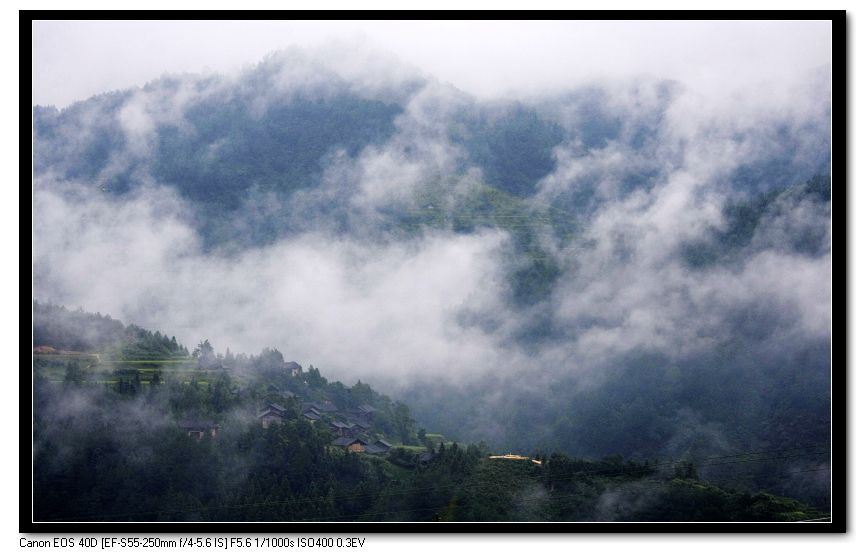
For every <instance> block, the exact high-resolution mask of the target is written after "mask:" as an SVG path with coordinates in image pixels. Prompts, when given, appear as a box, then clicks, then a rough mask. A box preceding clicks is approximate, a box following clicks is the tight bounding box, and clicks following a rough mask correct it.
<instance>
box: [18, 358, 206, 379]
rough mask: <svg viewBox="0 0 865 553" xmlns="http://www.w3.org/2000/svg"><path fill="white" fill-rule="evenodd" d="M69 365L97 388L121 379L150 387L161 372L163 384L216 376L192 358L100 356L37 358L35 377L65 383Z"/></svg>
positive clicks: (35, 359) (34, 365)
mask: <svg viewBox="0 0 865 553" xmlns="http://www.w3.org/2000/svg"><path fill="white" fill-rule="evenodd" d="M69 363H78V365H79V367H80V369H81V372H82V375H83V377H84V380H85V381H86V382H92V383H97V384H115V383H117V382H118V381H120V380H121V379H133V378H134V377H135V374H136V373H137V374H138V379H139V381H140V382H141V383H143V384H149V383H150V382H151V381H152V380H153V376H154V374H156V373H157V372H158V373H159V375H160V378H161V379H162V380H163V381H179V382H184V383H185V382H190V381H192V380H195V381H197V382H202V383H203V382H207V379H208V377H209V376H210V375H211V374H212V373H215V372H217V373H218V372H221V371H209V370H204V369H199V368H198V366H197V364H196V361H195V359H192V358H191V357H171V358H167V359H109V358H107V357H106V356H104V355H100V354H96V353H41V354H33V374H34V376H38V377H40V378H44V379H46V380H49V381H52V382H62V381H63V380H64V378H65V376H66V370H67V366H68V365H69Z"/></svg>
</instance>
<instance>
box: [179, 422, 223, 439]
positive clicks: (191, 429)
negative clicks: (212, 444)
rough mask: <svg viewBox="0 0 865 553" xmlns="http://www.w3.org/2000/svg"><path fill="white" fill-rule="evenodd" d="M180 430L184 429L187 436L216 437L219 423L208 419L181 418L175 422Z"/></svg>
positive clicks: (196, 437) (199, 437)
mask: <svg viewBox="0 0 865 553" xmlns="http://www.w3.org/2000/svg"><path fill="white" fill-rule="evenodd" d="M177 426H178V427H180V429H181V430H184V431H185V432H186V434H187V436H190V437H192V438H195V439H197V440H200V439H201V438H203V437H204V436H205V435H210V437H211V438H216V437H217V435H218V434H219V425H218V424H216V423H214V422H210V421H200V420H182V421H180V422H178V423H177Z"/></svg>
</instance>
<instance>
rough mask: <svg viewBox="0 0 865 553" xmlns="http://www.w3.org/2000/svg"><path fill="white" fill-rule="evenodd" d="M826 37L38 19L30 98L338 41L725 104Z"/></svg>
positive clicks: (823, 58)
mask: <svg viewBox="0 0 865 553" xmlns="http://www.w3.org/2000/svg"><path fill="white" fill-rule="evenodd" d="M829 40H830V31H829V24H828V22H820V21H330V22H320V21H302V22H299V21H209V22H208V21H197V22H196V21H192V22H180V21H104V22H97V21H75V22H72V21H40V22H36V23H35V24H34V30H33V45H34V48H33V51H34V96H33V101H34V103H35V104H41V105H51V104H53V105H56V106H57V107H64V106H67V105H69V104H70V103H72V102H74V101H75V100H82V99H84V98H86V97H88V96H91V95H93V94H98V93H102V92H107V91H110V90H117V89H121V88H127V87H131V86H136V85H140V84H142V83H144V82H147V81H150V80H153V79H155V78H157V77H159V76H160V75H163V74H164V73H186V72H195V73H198V72H201V71H205V70H209V71H216V72H226V71H236V70H239V69H240V68H242V67H244V66H246V65H249V64H252V63H255V62H256V61H257V60H259V59H260V58H262V57H264V56H265V55H266V54H268V53H269V52H272V51H275V50H281V49H285V48H289V47H293V46H297V47H301V48H306V49H312V50H314V49H316V48H320V47H322V45H324V44H333V43H343V44H344V43H348V44H350V45H351V48H350V49H356V47H357V46H362V47H372V48H374V49H377V50H379V51H383V52H388V53H391V54H392V55H396V56H398V57H399V58H400V59H401V60H404V61H403V62H402V63H405V64H410V65H412V66H414V67H416V68H417V70H418V71H419V72H421V73H422V74H424V75H432V76H435V77H436V78H438V79H439V80H441V81H443V82H447V83H451V84H453V85H454V86H456V87H457V88H460V89H462V90H465V91H467V92H469V93H471V94H473V95H476V96H479V97H483V98H496V97H501V96H505V95H508V96H514V95H516V96H521V97H524V96H526V95H532V94H538V93H544V92H551V91H556V90H562V89H565V88H570V87H574V86H577V85H581V84H585V83H587V82H596V81H598V80H599V79H608V78H621V77H626V76H627V77H630V76H634V75H648V76H651V77H655V78H667V79H673V80H676V81H679V82H684V83H686V84H687V85H688V86H689V88H691V89H693V90H696V91H699V92H700V93H701V94H703V95H704V96H708V97H710V98H713V99H717V100H718V101H723V100H724V99H725V98H729V97H730V94H731V93H732V92H734V91H736V90H737V89H740V88H741V87H742V85H744V84H749V85H758V86H760V87H761V88H764V87H766V86H770V87H777V88H778V89H779V90H782V91H783V90H785V89H787V88H788V87H789V85H791V84H793V83H795V82H797V81H798V80H799V79H800V77H801V75H802V74H803V73H805V72H807V71H810V70H812V69H813V68H815V67H819V66H822V65H824V64H826V63H827V61H828V57H829V46H830V45H829ZM391 62H392V61H391ZM791 62H792V63H791ZM355 67H357V66H355Z"/></svg>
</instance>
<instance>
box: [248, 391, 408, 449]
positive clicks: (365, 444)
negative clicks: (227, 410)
mask: <svg viewBox="0 0 865 553" xmlns="http://www.w3.org/2000/svg"><path fill="white" fill-rule="evenodd" d="M288 394H290V392H288ZM290 396H291V397H294V395H293V394H290ZM376 411H377V409H376V408H375V407H373V406H371V405H368V404H363V405H360V406H358V407H353V408H351V409H347V410H344V411H343V410H341V409H339V408H338V407H337V406H336V405H334V404H333V403H332V402H330V401H322V402H309V403H302V404H301V416H302V417H303V418H304V419H306V420H308V421H309V422H310V423H316V422H319V421H321V420H322V418H326V419H327V420H328V421H329V422H328V427H329V428H330V430H331V431H332V432H333V434H334V440H333V441H332V442H331V445H334V446H338V447H342V448H345V449H346V451H351V452H353V453H368V454H371V455H384V454H386V453H387V452H388V451H390V448H391V447H392V446H391V444H389V443H388V442H387V441H385V440H382V439H376V440H374V439H372V438H370V436H369V431H370V429H371V428H372V419H373V417H374V416H375V413H376ZM286 418H288V409H287V408H285V407H283V406H282V405H279V404H276V403H270V404H268V405H267V407H265V408H264V410H263V411H262V412H261V414H259V415H258V419H259V420H260V421H261V426H262V428H268V427H270V426H271V425H273V424H282V423H283V422H284V421H285V419H286Z"/></svg>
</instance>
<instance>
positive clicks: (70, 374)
mask: <svg viewBox="0 0 865 553" xmlns="http://www.w3.org/2000/svg"><path fill="white" fill-rule="evenodd" d="M82 382H84V372H83V371H82V370H81V364H80V363H79V362H78V361H70V362H68V363H66V373H65V374H64V375H63V383H64V384H81V383H82Z"/></svg>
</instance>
